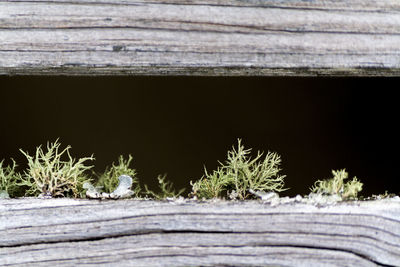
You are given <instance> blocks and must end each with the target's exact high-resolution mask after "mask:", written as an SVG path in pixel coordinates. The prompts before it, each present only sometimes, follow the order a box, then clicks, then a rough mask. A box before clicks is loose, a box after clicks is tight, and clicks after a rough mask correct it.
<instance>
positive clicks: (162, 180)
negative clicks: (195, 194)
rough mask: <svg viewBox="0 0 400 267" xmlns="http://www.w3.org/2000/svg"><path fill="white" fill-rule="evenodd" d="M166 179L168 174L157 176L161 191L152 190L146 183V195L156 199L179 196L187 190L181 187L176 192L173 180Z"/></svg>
mask: <svg viewBox="0 0 400 267" xmlns="http://www.w3.org/2000/svg"><path fill="white" fill-rule="evenodd" d="M166 179H167V175H159V176H158V177H157V180H158V185H159V189H160V192H154V191H152V190H150V189H149V188H148V187H147V185H144V188H145V192H144V194H145V196H146V197H150V198H154V199H166V198H177V197H179V196H181V195H182V194H183V192H185V189H184V188H182V189H180V190H179V191H178V192H175V189H174V188H173V186H174V185H173V183H172V182H171V181H167V180H166Z"/></svg>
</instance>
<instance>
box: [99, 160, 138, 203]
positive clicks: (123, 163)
mask: <svg viewBox="0 0 400 267" xmlns="http://www.w3.org/2000/svg"><path fill="white" fill-rule="evenodd" d="M132 159H133V157H132V155H128V159H125V158H124V157H123V156H122V155H121V156H119V158H118V163H115V162H113V163H112V165H111V167H107V168H106V170H105V171H104V173H103V174H101V175H100V177H99V179H98V182H97V184H96V187H98V188H101V189H102V190H103V191H104V192H106V193H111V192H113V191H114V190H115V189H116V188H117V186H118V184H119V180H118V178H119V177H120V176H121V175H128V176H130V177H131V178H132V191H133V192H134V195H135V196H139V193H140V191H141V188H140V184H139V179H138V178H137V177H136V176H137V172H136V170H135V169H134V168H133V167H132V166H131V164H132Z"/></svg>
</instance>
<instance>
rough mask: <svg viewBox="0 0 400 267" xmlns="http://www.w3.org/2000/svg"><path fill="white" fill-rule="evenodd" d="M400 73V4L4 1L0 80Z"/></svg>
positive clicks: (369, 0)
mask: <svg viewBox="0 0 400 267" xmlns="http://www.w3.org/2000/svg"><path fill="white" fill-rule="evenodd" d="M1 74H3V75H199V76H243V75H250V76H251V75H257V76H282V75H284V76H399V75H400V3H399V2H398V1H397V0H387V1H378V0H376V1H373V0H365V1H364V0H362V1H361V0H346V1H323V0H316V1H301V0H291V1H289V0H282V1H274V0H265V1H256V0H254V1H253V0H248V1H239V0H227V1H218V0H215V1H210V0H192V1H150V0H137V1H135V0H107V1H105V0H74V1H72V0H53V1H42V0H29V1H26V0H18V1H17V0H0V75H1Z"/></svg>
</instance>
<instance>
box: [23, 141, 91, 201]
mask: <svg viewBox="0 0 400 267" xmlns="http://www.w3.org/2000/svg"><path fill="white" fill-rule="evenodd" d="M60 145H61V144H60V143H59V142H58V140H56V141H55V142H54V143H47V150H46V151H44V150H43V149H42V147H41V146H39V147H37V148H36V153H35V155H34V156H30V155H29V154H28V153H27V152H24V151H22V150H20V151H21V152H22V153H23V154H24V155H25V157H26V158H27V160H28V169H27V170H26V171H25V172H24V174H23V175H22V176H21V181H20V183H19V185H20V186H24V187H26V191H25V195H27V196H39V195H43V196H50V197H82V194H83V192H84V189H83V183H84V182H86V181H88V180H89V179H88V178H87V175H86V174H85V172H86V171H87V170H89V169H91V168H92V167H93V166H91V165H85V164H86V162H87V161H92V160H94V158H93V157H92V156H91V157H85V158H80V159H78V160H75V159H74V158H72V157H71V155H70V153H69V150H70V149H71V147H70V146H67V147H66V148H65V149H63V150H60ZM64 158H65V159H64Z"/></svg>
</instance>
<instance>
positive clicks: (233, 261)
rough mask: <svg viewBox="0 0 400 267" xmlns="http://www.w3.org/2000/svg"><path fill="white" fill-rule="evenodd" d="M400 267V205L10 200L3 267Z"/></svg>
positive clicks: (3, 226)
mask: <svg viewBox="0 0 400 267" xmlns="http://www.w3.org/2000/svg"><path fill="white" fill-rule="evenodd" d="M86 264H99V265H111V264H112V265H114V266H144V265H146V266H189V265H190V266H193V265H202V266H211V265H213V266H215V265H224V266H226V265H230V266H231V265H235V266H240V265H243V266H250V265H258V266H260V265H262V266H265V265H274V266H400V200H399V198H398V197H397V198H392V199H386V200H380V201H363V202H341V203H336V204H331V205H316V204H313V203H308V202H307V201H305V200H304V199H303V200H295V199H291V200H289V201H288V200H286V201H281V203H269V202H261V201H208V202H200V201H198V202H196V201H193V200H178V201H149V200H147V201H146V200H118V201H110V200H108V201H98V200H75V199H48V200H45V199H34V198H26V199H9V200H4V199H1V200H0V265H2V266H13V265H21V266H33V265H34V266H41V265H51V266H78V265H86Z"/></svg>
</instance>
